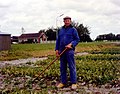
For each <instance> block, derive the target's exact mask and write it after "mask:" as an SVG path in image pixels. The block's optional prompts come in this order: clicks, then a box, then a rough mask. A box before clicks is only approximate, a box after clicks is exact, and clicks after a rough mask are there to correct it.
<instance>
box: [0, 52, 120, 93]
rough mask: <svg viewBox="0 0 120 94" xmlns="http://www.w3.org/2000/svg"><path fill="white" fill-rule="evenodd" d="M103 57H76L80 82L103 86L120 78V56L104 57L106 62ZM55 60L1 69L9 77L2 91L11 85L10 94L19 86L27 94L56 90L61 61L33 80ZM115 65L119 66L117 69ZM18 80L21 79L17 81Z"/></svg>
mask: <svg viewBox="0 0 120 94" xmlns="http://www.w3.org/2000/svg"><path fill="white" fill-rule="evenodd" d="M101 56H102V55H101ZM101 56H99V55H94V54H93V56H92V55H91V54H90V55H87V56H82V57H81V56H77V57H76V66H77V76H78V82H81V83H83V82H85V83H86V84H90V83H91V84H96V85H101V84H105V83H107V82H110V81H113V80H116V79H118V78H119V77H120V71H119V70H118V69H119V68H120V66H118V64H119V62H120V59H119V54H118V55H113V56H115V57H116V59H112V58H111V57H113V56H112V55H103V56H102V57H105V58H106V60H105V59H103V58H101V59H100V57H101ZM93 57H94V58H96V59H94V58H93ZM98 57H99V58H98ZM53 58H55V57H53V56H50V57H49V58H48V60H44V61H38V62H36V63H32V62H31V63H30V62H28V63H26V64H25V65H19V66H11V65H10V66H6V67H3V68H1V69H0V73H1V74H2V75H7V76H6V77H5V79H4V81H3V82H4V83H5V84H6V86H5V87H4V88H3V89H2V91H5V89H6V88H8V85H9V84H13V88H11V89H7V90H9V92H14V91H15V89H16V88H20V87H19V85H21V84H22V88H20V91H19V90H18V92H25V91H26V90H27V91H26V92H29V90H32V92H34V91H36V92H37V89H38V88H39V91H41V90H44V88H47V89H56V88H55V84H56V81H59V75H60V72H59V61H57V62H55V63H54V64H53V65H52V66H51V67H50V68H49V69H48V70H47V71H45V73H44V75H42V76H40V77H38V79H36V80H35V81H33V79H34V78H36V77H37V76H39V73H41V72H42V71H43V70H44V68H45V67H46V66H47V65H48V64H49V62H50V61H52V60H53ZM107 58H111V59H107ZM117 58H118V59H117ZM30 65H32V66H30ZM113 65H115V66H117V68H116V67H114V66H113ZM68 71H69V70H68ZM68 75H69V74H68ZM16 78H19V79H18V80H15V79H16ZM68 79H69V78H68ZM34 85H35V86H36V85H37V89H36V88H35V87H34ZM33 88H35V89H33ZM25 89H26V90H25ZM47 89H46V90H47ZM24 90H25V91H24ZM7 92H8V91H7Z"/></svg>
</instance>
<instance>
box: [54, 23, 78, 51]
mask: <svg viewBox="0 0 120 94" xmlns="http://www.w3.org/2000/svg"><path fill="white" fill-rule="evenodd" d="M79 41H80V38H79V36H78V32H77V30H76V29H75V28H74V27H73V26H72V25H70V26H69V27H65V26H63V27H62V28H61V29H60V31H59V33H58V37H57V40H56V47H55V50H59V51H63V50H64V49H65V46H66V45H68V44H69V43H72V49H73V50H75V46H76V45H77V44H78V42H79Z"/></svg>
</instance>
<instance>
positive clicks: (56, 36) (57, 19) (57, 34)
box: [56, 14, 64, 39]
mask: <svg viewBox="0 0 120 94" xmlns="http://www.w3.org/2000/svg"><path fill="white" fill-rule="evenodd" d="M63 15H64V14H61V15H59V16H57V17H56V39H57V35H58V30H57V29H58V25H57V21H58V18H59V17H62V16H63Z"/></svg>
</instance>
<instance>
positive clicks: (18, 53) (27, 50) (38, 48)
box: [0, 42, 118, 61]
mask: <svg viewBox="0 0 120 94" xmlns="http://www.w3.org/2000/svg"><path fill="white" fill-rule="evenodd" d="M117 47H118V46H117V45H115V44H113V43H107V42H89V43H79V44H78V45H77V47H76V52H94V53H95V52H100V51H101V50H105V49H114V48H115V49H116V48H117ZM54 48H55V44H54V43H49V44H12V45H11V49H10V50H9V51H1V52H0V61H3V60H15V59H21V58H28V57H43V56H49V55H55V51H54ZM108 52H109V51H108Z"/></svg>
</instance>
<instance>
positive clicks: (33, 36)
mask: <svg viewBox="0 0 120 94" xmlns="http://www.w3.org/2000/svg"><path fill="white" fill-rule="evenodd" d="M18 41H19V43H42V42H45V41H47V36H46V35H45V33H44V32H38V33H28V34H21V35H20V36H19V37H18Z"/></svg>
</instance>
